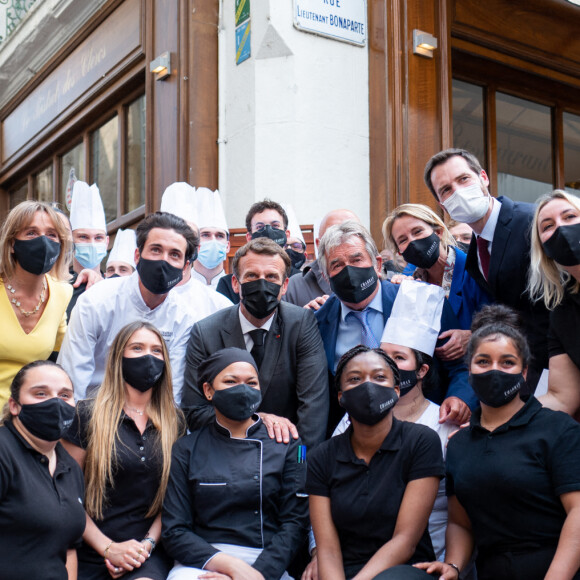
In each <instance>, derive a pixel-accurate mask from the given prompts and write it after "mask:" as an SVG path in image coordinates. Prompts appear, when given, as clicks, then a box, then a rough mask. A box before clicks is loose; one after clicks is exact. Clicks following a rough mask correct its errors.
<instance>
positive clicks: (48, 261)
mask: <svg viewBox="0 0 580 580" xmlns="http://www.w3.org/2000/svg"><path fill="white" fill-rule="evenodd" d="M59 256H60V244H59V243H58V242H55V241H54V240H51V239H50V238H47V237H46V236H38V237H37V238H33V239H32V240H14V259H15V260H16V261H17V262H18V263H19V264H20V265H21V266H22V268H24V269H25V270H26V271H27V272H30V273H31V274H35V275H36V276H40V275H41V274H46V273H47V272H50V270H52V267H53V266H54V264H55V263H56V261H57V260H58V257H59Z"/></svg>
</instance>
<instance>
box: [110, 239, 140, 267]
mask: <svg viewBox="0 0 580 580" xmlns="http://www.w3.org/2000/svg"><path fill="white" fill-rule="evenodd" d="M136 249H137V239H136V236H135V230H131V229H127V230H119V231H118V232H117V235H116V236H115V243H114V244H113V249H112V250H111V253H110V254H109V257H108V258H107V266H108V265H109V262H125V263H126V264H129V266H131V267H132V268H133V269H135V267H136V265H135V250H136Z"/></svg>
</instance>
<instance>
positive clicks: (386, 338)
mask: <svg viewBox="0 0 580 580" xmlns="http://www.w3.org/2000/svg"><path fill="white" fill-rule="evenodd" d="M444 299H445V291H444V290H443V288H441V287H440V286H436V285H435V284H425V283H424V282H417V281H415V280H403V281H402V282H401V285H400V286H399V291H398V292H397V297H396V298H395V302H394V304H393V309H392V311H391V315H390V316H389V318H388V319H387V324H386V326H385V330H384V331H383V336H382V338H381V343H383V342H389V343H391V344H397V345H399V346H406V347H407V348H413V349H415V350H418V351H420V352H422V353H425V354H427V355H429V356H433V351H434V350H435V344H436V343H437V337H438V336H439V331H440V330H441V313H442V312H443V300H444Z"/></svg>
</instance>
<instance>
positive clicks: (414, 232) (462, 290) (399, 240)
mask: <svg viewBox="0 0 580 580" xmlns="http://www.w3.org/2000/svg"><path fill="white" fill-rule="evenodd" d="M383 237H384V242H385V245H386V246H387V247H388V248H389V249H390V250H391V251H393V252H396V253H398V254H401V255H402V256H403V258H405V260H406V261H407V262H409V263H410V264H413V265H414V266H417V268H418V269H420V270H421V274H420V278H421V280H423V281H424V282H429V283H430V284H435V285H437V286H441V287H442V288H443V290H444V291H445V297H446V299H447V300H448V302H449V305H450V306H451V308H452V309H453V312H454V314H455V316H456V318H457V324H458V325H457V328H456V329H453V330H448V331H446V332H443V333H442V334H441V335H440V337H439V338H441V339H443V338H449V340H448V342H447V343H446V344H445V345H443V346H441V347H439V348H437V349H436V350H435V354H436V355H437V357H438V358H440V359H442V360H456V359H458V358H461V357H463V355H464V354H465V351H466V348H467V343H468V342H469V337H470V331H469V328H470V326H471V318H472V316H473V314H474V313H475V312H477V311H478V310H479V309H480V308H481V307H482V306H484V305H485V304H489V303H490V302H491V299H490V297H489V296H488V294H487V293H486V292H485V291H484V290H482V289H481V288H480V287H479V286H478V284H477V283H476V282H475V280H473V278H472V277H471V276H470V275H469V274H468V273H467V272H466V270H465V258H466V255H465V253H464V252H462V251H461V250H460V249H459V248H457V243H456V241H455V239H454V238H453V236H452V235H451V234H450V233H449V231H448V229H447V228H446V227H445V224H444V223H443V221H442V220H441V218H440V217H439V216H438V215H437V214H436V213H435V212H434V211H433V210H432V209H431V208H429V207H427V206H426V205H422V204H416V203H406V204H403V205H400V206H399V207H397V208H396V209H395V210H393V212H391V214H390V215H389V216H388V217H387V219H386V220H385V221H384V223H383ZM392 281H393V282H395V281H396V280H392Z"/></svg>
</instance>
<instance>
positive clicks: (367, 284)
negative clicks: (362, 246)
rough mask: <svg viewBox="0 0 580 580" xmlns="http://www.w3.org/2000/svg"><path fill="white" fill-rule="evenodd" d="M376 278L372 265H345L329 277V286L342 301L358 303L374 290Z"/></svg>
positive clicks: (377, 278)
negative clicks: (362, 266)
mask: <svg viewBox="0 0 580 580" xmlns="http://www.w3.org/2000/svg"><path fill="white" fill-rule="evenodd" d="M378 280H379V277H378V276H377V271H376V270H375V269H374V268H373V267H372V266H368V267H365V268H359V267H358V266H345V267H344V268H343V269H342V270H341V271H340V272H339V273H338V274H336V276H333V277H332V278H331V279H330V287H331V288H332V291H333V292H334V293H335V294H336V295H337V296H338V298H339V299H340V300H341V301H342V302H348V303H349V304H358V303H359V302H362V301H363V300H365V299H366V298H368V297H369V296H370V295H371V294H372V293H373V292H374V291H375V288H376V287H377V282H378Z"/></svg>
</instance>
